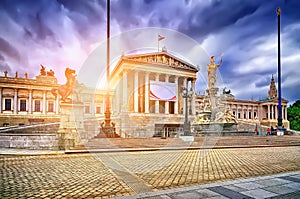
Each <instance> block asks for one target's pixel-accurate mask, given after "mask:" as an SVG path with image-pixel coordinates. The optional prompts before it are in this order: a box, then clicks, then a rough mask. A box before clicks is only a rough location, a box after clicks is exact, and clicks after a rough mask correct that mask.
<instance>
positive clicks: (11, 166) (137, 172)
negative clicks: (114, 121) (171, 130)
mask: <svg viewBox="0 0 300 199" xmlns="http://www.w3.org/2000/svg"><path fill="white" fill-rule="evenodd" d="M0 160H1V162H0V167H1V171H0V177H1V178H0V197H1V198H95V197H96V198H110V197H117V196H126V195H133V194H137V193H143V192H149V191H157V190H164V189H171V188H177V187H185V186H192V185H199V184H205V183H211V182H221V181H228V180H232V179H242V178H246V177H254V176H263V175H270V174H276V173H284V172H290V171H299V170H300V148H299V146H289V147H266V148H264V147H259V148H233V149H212V150H209V149H204V150H171V151H159V150H158V151H147V152H146V151H144V152H110V153H87V154H70V155H41V156H5V155H1V156H0Z"/></svg>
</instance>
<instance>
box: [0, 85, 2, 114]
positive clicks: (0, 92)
mask: <svg viewBox="0 0 300 199" xmlns="http://www.w3.org/2000/svg"><path fill="white" fill-rule="evenodd" d="M0 113H2V87H0Z"/></svg>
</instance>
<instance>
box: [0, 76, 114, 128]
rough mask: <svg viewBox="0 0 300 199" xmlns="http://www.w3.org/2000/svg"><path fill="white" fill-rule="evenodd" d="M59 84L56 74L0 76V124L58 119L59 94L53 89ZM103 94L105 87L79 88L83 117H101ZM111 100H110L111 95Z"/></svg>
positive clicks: (22, 123) (55, 120) (10, 124)
mask: <svg viewBox="0 0 300 199" xmlns="http://www.w3.org/2000/svg"><path fill="white" fill-rule="evenodd" d="M59 86H60V85H59V84H58V83H57V80H56V78H55V77H48V76H37V77H36V78H35V79H28V78H13V77H8V76H2V77H1V76H0V127H2V126H16V125H28V124H35V123H49V122H58V121H59V118H60V112H61V111H60V106H59V104H60V102H59V97H58V95H57V96H55V95H53V94H52V89H57V88H58V87H59ZM113 93H114V92H113V91H112V92H111V93H110V94H111V96H112V95H113ZM105 95H106V91H104V90H95V89H89V88H86V89H83V90H82V91H81V93H80V98H81V100H82V102H83V104H84V116H85V118H89V117H99V118H103V117H104V111H105V106H104V105H105ZM110 99H111V103H113V102H112V97H111V98H110Z"/></svg>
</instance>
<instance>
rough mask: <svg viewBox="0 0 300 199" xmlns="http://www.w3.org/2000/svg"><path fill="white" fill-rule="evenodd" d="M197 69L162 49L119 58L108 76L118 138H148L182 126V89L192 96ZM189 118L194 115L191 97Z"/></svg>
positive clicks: (183, 108)
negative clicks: (190, 91)
mask: <svg viewBox="0 0 300 199" xmlns="http://www.w3.org/2000/svg"><path fill="white" fill-rule="evenodd" d="M197 72H198V69H197V68H196V67H195V66H194V65H192V64H190V63H187V62H186V61H184V60H181V59H179V58H177V57H175V56H173V55H171V54H169V53H168V52H166V50H164V51H163V52H159V53H157V52H156V53H148V54H139V55H128V56H124V55H123V56H122V57H121V58H120V60H119V62H118V63H117V65H116V67H115V68H114V70H113V71H112V73H111V86H112V88H113V89H114V90H115V96H114V100H113V101H114V102H115V104H114V105H113V113H114V114H113V115H114V119H115V120H116V130H117V133H119V134H120V135H121V136H122V137H152V136H153V132H154V135H155V134H157V133H158V132H160V131H161V130H162V129H165V130H167V131H168V135H169V131H172V129H173V130H174V129H175V128H180V126H181V125H182V124H183V119H184V118H183V113H185V104H184V103H185V101H184V100H183V98H182V96H181V91H182V88H183V87H186V88H189V89H191V90H192V91H193V93H195V81H196V73H197ZM191 98H192V100H191V101H192V103H191V107H192V108H191V110H192V112H191V113H190V114H191V115H194V114H195V112H196V109H195V94H193V95H192V97H191Z"/></svg>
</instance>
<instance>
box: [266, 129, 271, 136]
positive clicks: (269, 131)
mask: <svg viewBox="0 0 300 199" xmlns="http://www.w3.org/2000/svg"><path fill="white" fill-rule="evenodd" d="M267 135H271V129H270V128H269V127H268V128H267Z"/></svg>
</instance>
